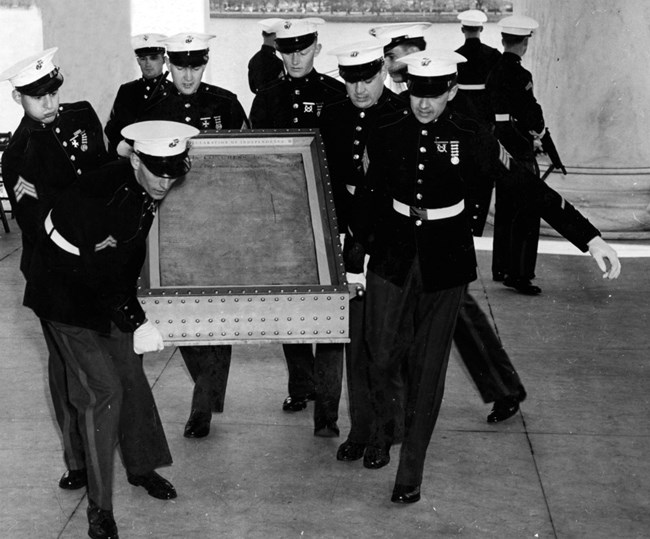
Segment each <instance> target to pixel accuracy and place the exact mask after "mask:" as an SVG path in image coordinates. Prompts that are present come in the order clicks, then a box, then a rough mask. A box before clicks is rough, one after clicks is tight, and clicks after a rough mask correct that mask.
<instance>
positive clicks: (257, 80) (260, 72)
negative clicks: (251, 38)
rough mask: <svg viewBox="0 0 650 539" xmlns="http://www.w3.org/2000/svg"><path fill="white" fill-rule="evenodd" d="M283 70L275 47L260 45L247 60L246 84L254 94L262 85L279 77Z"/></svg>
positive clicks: (282, 63) (282, 64)
mask: <svg viewBox="0 0 650 539" xmlns="http://www.w3.org/2000/svg"><path fill="white" fill-rule="evenodd" d="M283 72H284V62H283V61H282V60H280V58H278V55H277V54H275V49H274V48H273V47H271V46H269V45H262V48H261V49H260V50H259V51H257V52H256V53H255V54H254V55H253V57H252V58H251V59H250V60H249V62H248V86H249V88H250V89H251V92H253V93H254V94H256V93H257V92H259V91H260V88H262V86H264V85H266V84H268V83H269V82H272V81H274V80H275V79H277V78H279V77H280V76H281V75H282V73H283Z"/></svg>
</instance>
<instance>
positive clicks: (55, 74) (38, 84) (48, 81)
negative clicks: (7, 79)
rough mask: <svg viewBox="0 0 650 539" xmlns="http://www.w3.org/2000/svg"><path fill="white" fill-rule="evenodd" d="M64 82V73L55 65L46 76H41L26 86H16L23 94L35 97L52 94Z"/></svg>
mask: <svg viewBox="0 0 650 539" xmlns="http://www.w3.org/2000/svg"><path fill="white" fill-rule="evenodd" d="M62 84H63V75H62V74H61V73H60V72H59V68H58V67H55V68H54V69H53V70H52V71H50V72H49V73H48V74H47V75H45V76H44V77H41V78H40V79H38V80H35V81H34V82H30V83H29V84H25V85H24V86H16V90H18V91H19V92H20V93H21V94H24V95H30V96H33V97H38V96H42V95H45V94H50V93H52V92H53V91H54V90H56V89H57V88H59V87H60V86H61V85H62Z"/></svg>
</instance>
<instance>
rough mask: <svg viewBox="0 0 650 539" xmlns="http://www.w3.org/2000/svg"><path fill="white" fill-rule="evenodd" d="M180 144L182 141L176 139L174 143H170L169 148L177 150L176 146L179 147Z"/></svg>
mask: <svg viewBox="0 0 650 539" xmlns="http://www.w3.org/2000/svg"><path fill="white" fill-rule="evenodd" d="M179 142H180V139H177V138H175V139H174V140H172V141H171V142H170V143H169V147H170V148H175V147H176V146H178V143H179Z"/></svg>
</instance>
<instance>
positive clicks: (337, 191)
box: [320, 40, 408, 467]
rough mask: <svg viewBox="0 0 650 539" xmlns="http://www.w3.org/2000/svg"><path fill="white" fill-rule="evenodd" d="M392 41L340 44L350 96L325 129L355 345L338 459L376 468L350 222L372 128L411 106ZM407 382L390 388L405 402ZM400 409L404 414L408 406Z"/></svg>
mask: <svg viewBox="0 0 650 539" xmlns="http://www.w3.org/2000/svg"><path fill="white" fill-rule="evenodd" d="M386 43H387V40H372V41H364V42H358V43H353V44H350V45H345V46H342V47H338V48H336V49H334V50H332V51H329V54H332V55H335V56H336V57H337V59H338V65H339V74H340V75H341V77H342V78H343V80H344V81H345V87H346V90H347V94H348V95H347V96H346V97H342V98H341V99H339V100H338V101H335V102H333V103H330V104H328V105H325V107H324V108H323V112H322V114H321V121H320V129H321V135H322V136H323V142H324V143H325V151H326V154H327V162H328V165H329V171H330V178H331V181H332V187H333V191H334V202H335V206H336V215H337V221H338V225H339V231H340V232H341V233H342V236H344V241H343V245H344V248H343V252H344V260H345V268H346V272H347V279H348V282H349V283H350V284H351V288H352V292H351V293H352V296H351V300H350V344H348V345H346V348H345V365H346V375H347V384H348V402H349V410H350V432H349V434H348V437H347V440H346V441H345V442H343V444H341V446H340V447H339V449H338V451H337V454H336V458H337V459H338V460H344V461H352V460H358V459H360V458H362V457H364V463H367V464H368V465H369V467H372V463H373V462H374V460H373V456H372V454H371V453H372V450H370V451H368V453H367V455H366V447H367V445H368V442H369V440H370V436H371V434H372V419H373V412H372V407H371V403H370V389H369V387H368V372H367V369H368V356H367V354H366V350H365V341H364V336H363V316H364V307H365V301H364V296H362V295H357V294H356V293H355V290H354V289H355V288H356V283H359V285H360V286H363V285H364V284H365V277H364V276H363V265H364V258H365V253H364V250H363V246H362V245H361V244H360V243H358V242H355V241H354V237H353V236H352V235H351V233H350V227H349V226H348V223H349V221H351V220H354V219H355V216H356V214H355V193H356V190H357V188H358V187H362V186H363V184H364V176H365V174H366V171H367V168H368V155H367V152H366V142H367V140H368V136H369V135H370V133H371V131H372V130H373V129H374V128H375V127H376V125H377V124H378V123H379V122H380V121H381V117H382V116H383V115H386V114H389V115H390V114H396V113H398V112H399V111H402V112H403V113H404V114H406V113H407V110H408V101H407V100H406V99H404V98H401V97H399V96H398V95H397V94H395V93H394V92H392V91H391V90H389V89H388V88H387V87H386V86H384V80H385V79H386V76H387V71H386V66H385V63H384V45H385V44H386ZM400 382H401V380H400V379H398V380H397V381H396V382H395V385H394V386H391V387H390V389H391V390H393V391H394V393H395V396H394V398H395V399H396V401H398V402H401V399H400V395H401V393H400V392H401V390H402V386H401V383H400ZM398 408H400V410H399V413H400V415H401V414H403V409H401V407H398Z"/></svg>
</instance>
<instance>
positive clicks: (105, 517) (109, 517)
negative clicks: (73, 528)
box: [86, 500, 119, 539]
mask: <svg viewBox="0 0 650 539" xmlns="http://www.w3.org/2000/svg"><path fill="white" fill-rule="evenodd" d="M86 514H87V515H88V536H89V537H91V538H92V539H119V536H118V534H117V524H115V518H114V517H113V511H109V510H108V509H102V508H101V507H97V506H96V505H95V504H94V503H93V502H92V500H89V502H88V509H87V510H86Z"/></svg>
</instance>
